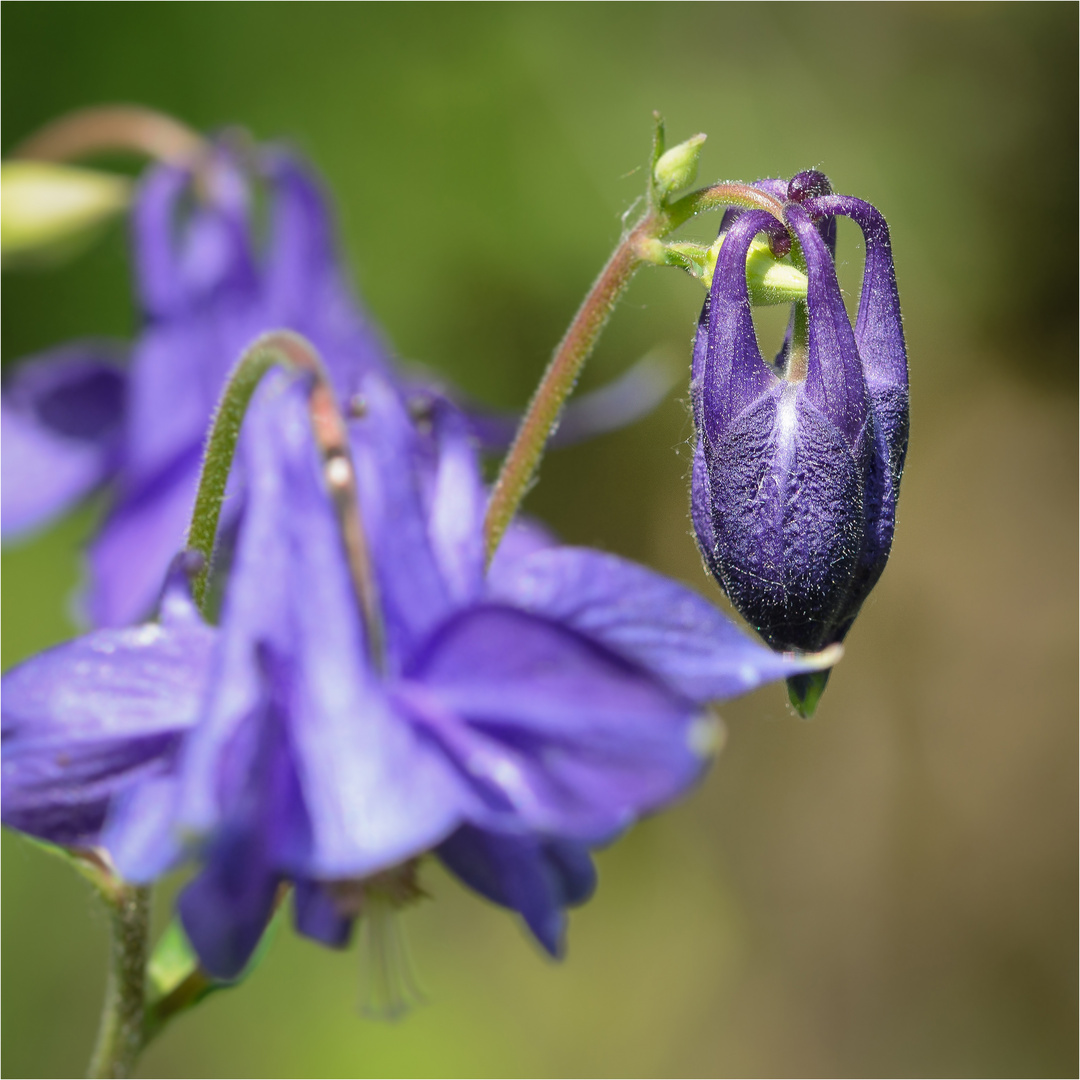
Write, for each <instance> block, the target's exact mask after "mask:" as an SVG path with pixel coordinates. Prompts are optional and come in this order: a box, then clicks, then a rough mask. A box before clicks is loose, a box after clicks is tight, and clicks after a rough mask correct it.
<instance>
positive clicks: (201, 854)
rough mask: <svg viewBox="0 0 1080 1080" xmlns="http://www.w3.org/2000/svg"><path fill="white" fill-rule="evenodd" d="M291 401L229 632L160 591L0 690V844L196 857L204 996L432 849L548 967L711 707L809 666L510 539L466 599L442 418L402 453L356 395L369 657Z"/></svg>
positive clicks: (398, 414) (472, 514) (610, 569)
mask: <svg viewBox="0 0 1080 1080" xmlns="http://www.w3.org/2000/svg"><path fill="white" fill-rule="evenodd" d="M299 389H300V388H299V387H297V386H296V385H295V384H289V383H288V381H287V380H286V381H283V380H277V381H274V382H271V383H269V384H268V385H266V386H264V388H263V389H262V390H261V391H260V393H259V397H258V399H257V400H256V402H255V403H254V404H253V406H252V410H251V412H250V413H249V423H250V425H251V427H250V432H249V434H250V437H249V438H248V439H247V440H246V441H245V442H244V443H243V448H242V452H243V453H244V455H245V463H244V464H245V468H246V470H247V473H248V476H249V494H248V509H247V512H246V514H245V516H244V518H243V521H242V523H241V526H240V534H239V538H238V542H237V548H236V555H235V561H234V565H233V570H232V573H231V575H230V578H229V582H228V587H227V592H226V596H225V601H224V606H223V609H222V619H221V625H220V628H217V629H214V628H210V627H207V626H205V625H204V624H203V623H202V621H201V619H200V618H199V617H198V615H197V614H196V613H195V612H194V611H193V610H192V608H191V606H190V603H188V602H185V601H184V599H183V597H182V595H180V594H178V593H177V592H176V590H175V589H174V590H173V591H171V592H170V593H169V599H168V601H167V603H166V605H165V608H164V611H163V618H162V621H161V623H160V624H152V625H148V626H144V627H142V628H140V629H138V630H135V631H130V630H129V631H116V630H100V631H97V632H95V633H94V634H91V635H89V636H88V637H86V638H83V639H80V640H79V641H76V642H74V643H72V644H70V645H67V646H61V647H60V648H59V649H56V650H53V651H51V652H49V653H46V654H43V655H42V656H41V657H38V658H36V659H34V660H31V661H29V662H27V663H26V664H24V665H22V666H21V667H20V668H18V669H16V670H15V671H14V672H12V673H9V674H8V675H7V676H6V677H5V681H4V705H3V724H4V740H5V743H4V757H3V768H4V787H3V820H4V822H5V823H6V824H10V825H13V826H15V827H17V828H22V829H25V830H26V831H29V832H32V833H34V834H35V835H39V836H42V837H44V838H45V839H53V840H59V841H60V842H63V843H67V844H76V845H100V846H103V847H104V848H105V849H106V850H107V851H108V852H109V853H110V855H111V858H112V859H113V861H114V862H115V864H116V865H117V866H118V868H119V869H120V871H121V872H122V873H123V874H124V875H125V876H127V877H128V878H130V879H132V880H136V881H149V880H151V879H153V878H155V877H157V876H158V875H159V874H161V873H163V872H164V871H165V870H167V869H168V868H169V867H171V866H173V865H175V864H176V863H177V861H179V860H181V859H183V858H185V857H188V856H195V857H196V858H197V859H198V860H199V862H200V865H201V870H200V872H199V874H198V875H197V876H196V878H195V879H194V881H193V882H192V883H191V884H190V885H189V886H188V887H187V888H186V890H185V892H184V893H183V894H182V896H181V899H180V902H179V906H180V912H181V916H182V919H183V922H184V925H185V928H186V930H187V933H188V935H189V937H190V939H191V941H192V943H193V945H194V946H195V948H196V950H197V952H198V954H199V956H200V958H201V959H202V962H203V964H204V965H205V966H206V968H207V969H208V970H209V971H211V972H212V973H214V974H217V975H219V976H222V977H231V976H234V975H235V974H236V973H237V972H238V971H239V970H240V969H241V968H242V967H243V965H244V963H245V962H246V960H247V959H248V957H249V956H250V955H251V952H252V950H253V949H254V947H255V944H256V943H257V941H258V939H259V936H260V935H261V933H262V931H263V929H264V927H265V925H266V922H267V920H268V919H269V917H270V914H271V912H272V910H273V908H274V905H275V903H276V900H277V897H278V896H279V889H280V886H281V885H282V883H283V882H291V883H293V884H294V885H295V894H294V895H295V903H294V911H295V918H296V923H297V927H298V929H299V930H300V931H301V932H303V933H305V934H307V935H309V936H311V937H314V938H316V939H318V940H320V941H323V942H325V943H327V944H330V945H341V944H343V943H344V942H345V941H346V940H347V939H348V936H349V931H350V927H351V925H352V923H353V921H354V919H355V917H356V916H357V915H363V914H365V912H366V911H367V909H368V907H370V904H371V902H372V898H373V897H376V896H382V897H384V896H386V895H394V894H398V895H408V894H410V892H411V891H412V889H413V886H414V882H413V878H412V875H413V874H414V873H415V860H416V859H417V858H418V857H419V856H421V855H423V854H424V853H425V852H429V851H435V852H436V853H437V854H438V855H439V857H441V859H442V860H443V861H444V862H445V863H446V865H447V866H448V867H449V868H450V869H451V870H452V871H453V872H455V873H456V874H457V875H458V876H459V877H461V878H462V879H463V880H464V881H465V882H467V883H468V884H469V885H471V886H472V887H473V888H475V889H476V890H477V891H478V892H480V893H481V894H482V895H484V896H486V897H488V898H489V899H491V900H494V901H495V902H497V903H500V904H503V905H505V906H507V907H510V908H512V909H514V910H516V911H518V912H519V913H520V914H521V915H522V917H523V918H524V920H525V922H526V923H527V925H528V926H529V927H530V929H531V930H532V932H533V933H534V934H535V935H536V937H537V938H538V939H539V940H540V941H541V942H542V943H543V945H544V946H545V947H546V948H548V949H549V950H550V951H552V952H558V951H559V949H560V946H561V940H562V934H563V928H564V923H565V914H564V911H565V908H566V907H567V906H569V905H572V904H574V903H578V902H580V901H582V900H583V899H585V898H586V897H587V896H588V894H589V892H590V891H591V889H592V886H593V880H594V879H593V872H592V867H591V862H590V860H589V856H588V851H589V849H590V848H591V847H593V846H595V845H597V844H601V843H606V842H608V841H610V840H611V839H612V838H614V837H615V836H616V835H617V834H618V833H619V832H621V831H622V830H624V829H625V828H627V827H628V826H629V825H630V824H632V822H633V821H634V820H636V819H637V818H638V817H640V816H641V815H642V814H643V813H647V812H649V811H652V810H654V809H657V808H658V807H660V806H662V805H663V804H665V803H666V802H668V801H670V800H671V799H672V798H674V797H676V796H677V795H678V794H679V793H681V792H682V791H684V790H685V789H686V788H687V787H688V786H689V785H690V784H692V783H693V782H694V780H695V779H696V778H697V777H698V776H699V775H700V772H701V770H702V768H703V765H704V763H705V761H706V760H707V758H708V754H709V751H710V747H711V739H710V733H711V731H712V729H713V727H714V724H713V722H712V721H711V720H710V719H709V718H708V717H707V716H706V715H705V706H706V705H707V703H709V702H710V701H714V700H723V699H724V698H727V697H730V696H732V695H733V694H735V693H739V692H742V691H745V690H748V689H751V688H752V687H754V686H756V685H758V684H760V683H761V682H763V681H766V680H769V679H774V678H780V677H785V676H788V675H791V674H795V673H798V672H802V671H808V670H813V669H815V668H816V667H819V666H820V665H821V664H822V663H823V662H826V660H825V659H823V658H804V657H798V656H794V655H781V654H778V653H775V652H773V651H771V650H769V649H766V648H764V647H763V646H761V645H757V644H755V643H754V642H752V641H750V640H749V639H747V638H746V637H744V636H743V635H742V634H741V633H739V632H738V631H737V630H736V629H735V628H734V627H733V626H732V625H731V623H730V622H728V621H727V620H726V619H725V618H724V616H723V615H722V614H721V613H720V612H719V611H717V610H716V609H715V608H713V607H712V606H711V605H709V604H708V603H706V602H705V601H704V600H702V599H701V598H700V597H698V596H697V595H696V594H694V593H692V592H690V591H689V590H687V589H685V588H683V587H681V586H679V585H676V584H675V583H673V582H670V581H667V580H665V579H664V578H662V577H660V576H659V575H656V574H654V573H652V572H651V571H649V570H646V569H644V568H642V567H638V566H635V565H633V564H630V563H627V562H625V561H624V560H621V559H618V558H615V557H612V556H607V555H602V554H600V553H597V552H593V551H588V550H582V549H572V548H560V547H553V546H543V545H537V544H522V545H519V546H518V550H516V551H515V550H513V548H514V544H513V541H508V546H507V548H506V549H504V551H503V552H502V553H501V554H500V557H499V558H498V559H497V560H496V563H495V565H494V566H493V568H492V570H491V572H490V573H489V574H485V572H484V553H483V544H482V535H481V515H482V510H483V505H484V495H485V492H484V489H483V486H482V484H481V481H480V474H479V470H478V467H477V462H476V460H475V454H474V451H473V448H472V446H471V442H470V438H469V435H468V431H467V425H466V423H465V421H464V418H463V417H462V416H461V415H460V414H459V413H458V412H457V411H456V410H455V409H453V408H452V407H450V406H445V405H438V406H437V407H436V410H435V412H434V414H433V416H432V417H431V418H430V423H431V426H432V437H427V436H424V437H420V436H419V435H418V433H417V430H416V426H415V424H414V421H413V419H412V417H411V416H410V414H409V411H408V408H407V402H406V401H405V400H404V398H403V397H402V395H401V394H400V392H399V391H398V389H397V388H396V387H395V386H394V384H393V383H392V382H390V381H388V380H387V379H385V378H384V377H383V376H381V375H379V374H378V373H377V372H369V373H368V374H367V375H366V376H365V377H364V378H363V379H362V380H361V385H360V390H361V394H362V400H363V416H361V417H359V418H357V419H355V420H354V421H353V422H352V425H351V436H352V438H351V444H352V450H351V457H352V460H353V461H354V463H355V475H356V487H357V491H358V493H359V503H360V506H361V512H362V518H363V528H364V530H365V534H366V536H367V540H368V548H369V551H370V560H371V565H372V567H373V568H374V580H375V585H376V593H377V608H378V627H377V633H376V632H375V629H374V628H373V627H372V625H371V623H370V621H369V620H368V619H367V618H366V617H365V610H366V609H365V606H364V604H362V603H361V602H360V601H359V600H358V596H357V591H356V589H355V575H354V574H353V568H352V565H351V563H350V550H349V548H348V544H347V542H346V541H345V540H343V534H342V532H341V530H340V528H339V523H338V519H337V517H336V516H335V510H334V507H333V504H332V500H331V498H330V497H329V495H328V490H327V474H326V471H325V468H324V462H323V461H321V460H320V457H319V454H318V453H317V451H316V447H315V445H314V443H313V441H312V437H311V431H310V425H309V418H308V416H307V412H306V407H305V402H304V396H303V394H302V393H299V392H298V391H299ZM376 638H377V640H376ZM192 643H193V644H192ZM155 684H158V685H160V687H161V693H160V694H155V692H154V689H153V688H154V686H155ZM73 703H77V704H78V708H77V709H75V711H74V713H71V714H70V715H69V712H70V710H72V709H73V708H74V705H73ZM68 731H70V735H71V737H70V738H68V737H67V735H66V734H65V732H68Z"/></svg>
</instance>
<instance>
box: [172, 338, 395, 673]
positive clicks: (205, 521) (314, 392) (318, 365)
mask: <svg viewBox="0 0 1080 1080" xmlns="http://www.w3.org/2000/svg"><path fill="white" fill-rule="evenodd" d="M276 367H280V368H282V369H284V370H285V371H291V372H294V373H299V374H304V375H306V376H307V377H308V378H309V379H310V383H309V389H308V410H309V414H310V417H311V427H312V433H313V435H314V437H315V443H316V445H317V446H318V447H319V451H320V453H321V455H322V459H323V475H324V479H325V481H326V486H327V489H328V491H329V493H330V498H331V501H332V502H333V505H334V511H335V513H336V515H337V518H338V524H339V526H340V528H341V535H342V539H343V542H344V545H345V552H346V556H347V559H348V564H349V571H350V574H351V576H352V581H353V587H354V588H355V590H356V595H357V598H358V600H359V602H360V607H361V610H362V612H363V616H364V622H365V625H366V629H367V631H368V640H369V641H370V643H371V650H372V658H373V660H374V661H375V663H376V664H380V663H381V656H382V651H383V645H382V623H381V619H380V617H379V604H378V596H377V593H376V586H375V574H374V570H373V567H372V564H371V554H370V551H369V550H368V544H367V538H366V536H365V533H364V529H363V524H362V520H361V516H360V506H359V503H358V501H357V496H356V471H355V468H354V466H353V462H352V455H351V453H350V451H349V437H348V431H347V429H346V426H345V419H344V417H343V416H342V413H341V409H340V408H339V406H338V404H337V399H336V395H335V394H334V388H333V386H332V385H331V383H330V377H329V375H328V374H327V372H326V368H325V366H324V365H323V362H322V360H321V359H320V358H319V354H318V353H317V352H316V351H315V348H314V346H313V345H312V344H311V343H310V342H308V341H307V340H305V339H304V338H303V337H301V336H300V335H299V334H294V333H292V332H291V331H287V330H275V331H272V332H270V333H268V334H264V335H263V336H262V337H260V338H259V339H258V340H257V341H256V342H255V343H254V344H253V345H252V346H251V347H250V348H249V349H248V350H247V351H246V352H245V353H244V355H243V356H242V357H241V358H240V360H239V361H238V362H237V364H236V367H235V368H234V369H233V372H232V374H231V375H230V376H229V379H228V382H227V383H226V384H225V390H224V391H223V392H222V395H221V401H220V403H219V405H218V408H217V412H216V413H215V415H214V420H213V423H212V424H211V427H210V437H209V439H208V440H207V444H206V452H205V455H204V458H203V467H202V473H201V475H200V477H199V487H198V492H197V493H196V496H195V508H194V510H193V512H192V515H191V525H190V528H189V530H188V539H187V547H188V548H189V549H190V550H193V551H197V552H198V553H199V554H200V555H201V556H202V565H201V567H200V569H199V571H198V572H197V573H196V574H195V576H194V578H193V580H192V595H193V597H194V599H195V603H196V604H197V605H198V606H199V608H200V609H204V607H205V603H206V590H207V583H208V581H209V576H210V569H211V562H212V560H213V555H214V545H215V541H216V538H217V533H218V524H219V521H220V519H221V506H222V503H223V501H224V499H225V488H226V485H227V483H228V480H229V473H230V472H231V470H232V463H233V457H234V456H235V454H236V443H237V440H238V439H239V437H240V428H241V426H242V424H243V420H244V414H245V413H246V412H247V408H248V405H249V404H250V402H251V397H252V395H253V394H254V393H255V391H256V389H258V386H259V384H260V383H261V382H262V379H263V376H264V375H266V374H267V372H269V371H270V370H271V369H273V368H276Z"/></svg>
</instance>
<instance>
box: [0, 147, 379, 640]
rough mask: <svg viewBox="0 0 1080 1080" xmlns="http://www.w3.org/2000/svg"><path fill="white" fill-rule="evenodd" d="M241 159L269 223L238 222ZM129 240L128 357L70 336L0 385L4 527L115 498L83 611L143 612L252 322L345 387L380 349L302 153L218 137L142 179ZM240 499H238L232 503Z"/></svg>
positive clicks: (182, 520) (241, 218)
mask: <svg viewBox="0 0 1080 1080" xmlns="http://www.w3.org/2000/svg"><path fill="white" fill-rule="evenodd" d="M249 168H253V169H254V170H255V171H256V172H257V173H259V174H260V175H261V176H262V177H263V178H264V179H265V180H266V182H267V191H268V196H269V199H268V201H269V208H270V209H269V213H270V219H271V220H270V235H269V242H268V244H267V245H266V248H265V250H260V249H259V247H258V245H257V243H256V239H255V235H254V229H253V223H252V220H251V212H250V211H251V207H250V205H249V203H250V201H251V192H250V184H249V180H248V173H247V172H246V171H245V170H246V169H249ZM133 248H134V259H135V275H134V276H135V283H136V289H137V294H138V305H139V308H140V311H141V317H142V321H143V327H142V330H141V332H140V334H139V336H138V338H137V339H136V341H135V342H134V344H133V346H132V347H131V350H130V352H131V358H130V366H129V367H127V368H126V369H125V368H124V367H123V366H121V365H120V364H118V363H117V353H118V352H119V351H120V350H118V349H117V348H116V347H115V346H112V345H108V344H102V343H99V342H87V343H83V344H75V345H68V346H65V347H63V348H61V349H57V350H54V351H52V352H50V353H46V354H43V355H41V356H38V357H36V358H33V359H31V360H28V361H27V362H26V363H24V364H22V365H20V366H19V367H18V368H17V369H16V370H15V372H14V373H13V375H12V376H11V378H10V379H9V380H8V381H7V382H6V383H5V386H4V394H3V399H2V407H3V422H2V425H0V431H2V433H3V449H2V460H3V485H2V486H3V515H2V516H3V529H4V535H5V537H7V538H10V537H12V536H15V535H18V534H20V533H23V532H26V531H28V530H30V529H33V528H35V527H37V526H39V525H41V524H43V523H45V522H46V521H48V520H49V519H50V518H52V517H53V516H55V515H56V514H58V513H60V512H62V511H63V510H65V509H67V508H69V507H70V506H71V505H72V504H73V503H75V502H77V501H78V500H79V499H80V498H81V497H83V496H85V495H86V494H88V493H89V492H91V491H93V490H94V489H95V488H97V487H99V486H101V485H102V484H105V483H111V484H112V486H113V489H114V495H115V497H114V501H113V504H112V507H111V509H110V511H109V513H108V514H107V516H106V519H105V522H104V525H103V527H102V530H101V532H100V534H99V535H98V537H97V539H96V540H95V542H94V544H93V546H92V549H91V552H90V570H91V576H90V582H89V592H88V596H87V597H86V608H87V614H88V616H89V618H90V620H91V621H92V622H94V623H96V624H99V625H123V624H126V623H130V622H132V621H134V620H135V619H138V618H142V617H143V616H145V615H146V614H147V612H148V611H149V609H150V607H151V605H152V604H153V602H154V599H155V598H156V596H157V593H158V591H159V589H160V587H161V581H162V579H163V577H164V574H165V571H166V568H167V567H168V565H169V560H170V559H171V557H172V555H173V553H174V552H175V551H176V549H177V548H178V547H179V546H180V544H181V543H182V542H183V536H184V528H185V526H186V524H187V517H188V514H189V512H190V508H191V503H192V499H193V497H194V490H195V482H196V479H197V477H198V472H199V464H200V459H201V454H202V446H203V439H204V436H205V433H206V428H207V426H208V424H209V421H210V418H211V416H212V415H213V411H214V408H215V406H216V404H217V400H218V397H219V395H220V393H221V389H222V385H223V384H224V381H225V378H226V376H227V374H228V372H229V371H230V369H231V368H232V366H233V364H234V363H235V362H236V359H237V357H238V356H239V355H240V354H241V352H242V351H243V349H244V348H245V347H246V346H247V345H248V344H249V343H250V342H251V341H252V340H253V339H254V338H255V337H256V336H258V335H259V334H260V333H262V332H264V331H266V330H267V329H269V328H272V327H278V326H287V327H290V328H292V329H294V330H296V331H298V332H300V333H303V334H304V335H305V336H307V337H308V338H309V339H310V340H311V341H313V342H314V343H315V344H316V346H317V347H318V348H319V349H320V350H321V351H322V353H323V355H324V356H325V357H326V358H327V365H328V367H329V369H330V372H331V375H332V377H333V378H334V380H335V382H336V384H337V390H338V393H339V394H340V395H341V396H342V398H343V400H348V397H349V395H350V394H351V393H352V392H353V391H354V390H355V387H356V378H357V375H358V373H359V372H361V371H364V370H367V369H368V368H370V367H376V368H383V366H384V361H383V359H382V356H383V353H382V349H381V346H380V345H379V343H378V342H377V339H376V337H375V335H374V334H373V333H372V331H371V330H370V329H369V327H368V326H367V324H366V322H365V320H364V318H363V316H362V315H361V314H360V312H359V309H358V308H357V306H356V304H355V303H354V301H353V299H352V297H351V295H350V290H349V288H348V287H347V285H346V283H345V280H344V276H343V274H342V272H341V270H340V268H339V265H338V261H337V257H336V252H335V249H334V241H333V232H332V228H331V223H330V220H329V216H328V213H327V209H326V206H325V204H324V200H323V196H322V194H321V192H320V190H319V187H318V184H317V182H316V181H315V179H314V177H313V176H312V174H311V173H310V172H309V171H308V169H307V168H306V166H304V165H302V164H301V163H300V162H298V161H297V160H296V159H295V158H293V157H291V156H290V155H289V154H286V153H284V152H281V151H276V150H264V151H261V152H259V153H258V155H257V159H255V160H253V161H252V162H250V163H248V165H246V166H245V164H244V163H243V162H242V161H241V157H240V155H238V154H237V153H235V152H234V151H232V150H231V149H230V148H229V147H228V146H226V145H224V144H221V145H218V146H217V147H215V148H214V150H213V154H212V157H211V159H210V160H209V161H208V162H205V163H203V164H202V165H201V166H200V170H199V173H198V178H196V176H195V174H194V173H193V172H192V170H189V169H185V168H180V167H177V166H163V167H159V168H156V169H154V170H152V171H151V172H150V173H148V175H147V176H146V177H145V179H144V180H143V182H142V183H141V185H140V190H139V194H138V198H137V201H136V204H135V207H134V214H133ZM233 505H234V506H237V505H238V500H233Z"/></svg>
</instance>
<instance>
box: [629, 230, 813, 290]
mask: <svg viewBox="0 0 1080 1080" xmlns="http://www.w3.org/2000/svg"><path fill="white" fill-rule="evenodd" d="M722 243H723V237H721V238H720V239H719V240H717V241H716V242H715V243H714V244H711V245H710V246H709V247H706V246H705V245H704V244H695V243H687V242H676V243H671V244H660V242H659V241H657V242H656V245H657V246H656V247H655V250H653V249H650V250H649V251H648V252H644V251H643V254H646V255H647V256H648V257H649V261H650V262H655V263H660V264H662V265H665V266H677V267H679V268H680V269H682V270H685V271H686V272H687V273H688V274H690V275H691V276H693V277H695V278H697V279H698V281H700V282H701V283H702V285H704V286H705V288H706V289H709V288H711V287H712V279H713V274H714V273H715V272H716V260H717V258H718V257H719V255H720V246H721V244H722ZM746 284H747V287H748V288H749V290H750V303H751V304H753V306H754V307H768V306H770V305H772V304H792V303H795V302H797V301H800V300H805V299H806V288H807V279H806V274H804V273H803V272H802V271H801V270H799V269H798V268H797V267H795V266H793V265H792V263H791V257H790V256H785V257H784V258H783V259H778V258H776V256H775V255H773V253H772V251H771V250H770V248H769V244H768V241H765V240H754V241H753V243H751V245H750V250H749V251H748V252H747V255H746Z"/></svg>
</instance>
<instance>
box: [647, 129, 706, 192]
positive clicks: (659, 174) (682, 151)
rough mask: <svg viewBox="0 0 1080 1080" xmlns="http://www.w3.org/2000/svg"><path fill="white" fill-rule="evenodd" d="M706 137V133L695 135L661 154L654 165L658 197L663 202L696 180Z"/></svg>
mask: <svg viewBox="0 0 1080 1080" xmlns="http://www.w3.org/2000/svg"><path fill="white" fill-rule="evenodd" d="M705 139H706V136H705V135H694V136H693V137H692V138H689V139H687V140H686V142H681V143H679V145H678V146H673V147H672V148H671V149H670V150H667V151H665V152H664V153H663V154H661V155H660V157H659V159H658V160H657V162H656V165H655V166H653V183H654V184H655V190H656V197H657V199H659V200H660V201H661V202H663V200H664V199H666V198H667V197H668V195H670V194H671V193H672V192H675V191H679V190H680V189H681V188H684V187H689V186H690V185H691V184H692V183H693V182H694V180H695V179H696V177H697V170H698V158H700V157H701V148H702V146H704V145H705Z"/></svg>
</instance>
